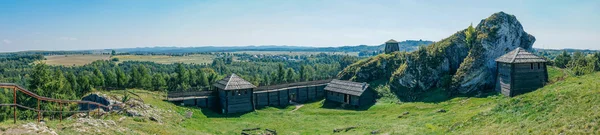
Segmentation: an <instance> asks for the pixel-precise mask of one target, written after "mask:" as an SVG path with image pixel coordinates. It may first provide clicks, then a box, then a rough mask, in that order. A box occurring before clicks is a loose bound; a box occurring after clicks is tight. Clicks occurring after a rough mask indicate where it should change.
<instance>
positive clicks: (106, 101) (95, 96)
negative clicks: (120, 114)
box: [79, 93, 122, 112]
mask: <svg viewBox="0 0 600 135" xmlns="http://www.w3.org/2000/svg"><path fill="white" fill-rule="evenodd" d="M81 100H82V101H92V102H96V103H100V104H102V105H105V106H110V105H113V107H112V110H120V109H121V108H122V107H120V106H116V105H118V104H121V102H120V101H118V100H116V99H112V98H111V97H108V96H107V95H106V94H100V93H92V94H89V95H87V96H85V97H83V98H82V99H81ZM96 108H98V106H96V105H92V104H90V105H89V108H88V105H87V104H79V110H88V109H91V110H93V109H96ZM100 109H102V110H104V111H105V112H107V111H109V110H108V108H103V107H100Z"/></svg>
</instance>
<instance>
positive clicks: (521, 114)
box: [0, 68, 600, 135]
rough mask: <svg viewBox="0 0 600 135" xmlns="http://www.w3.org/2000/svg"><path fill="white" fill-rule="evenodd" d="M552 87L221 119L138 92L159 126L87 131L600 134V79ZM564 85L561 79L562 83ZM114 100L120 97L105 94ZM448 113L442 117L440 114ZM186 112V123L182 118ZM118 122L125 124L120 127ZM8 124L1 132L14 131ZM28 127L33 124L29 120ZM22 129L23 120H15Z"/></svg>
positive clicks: (135, 120) (66, 129)
mask: <svg viewBox="0 0 600 135" xmlns="http://www.w3.org/2000/svg"><path fill="white" fill-rule="evenodd" d="M550 75H551V78H552V80H558V81H556V82H554V83H552V84H549V85H547V86H546V87H544V88H541V89H539V90H537V91H534V92H531V93H527V94H524V95H519V96H516V97H513V98H508V97H505V96H502V95H499V94H491V95H488V96H482V97H454V98H451V99H443V100H440V101H426V102H407V103H393V102H379V103H377V104H375V105H374V106H371V107H370V108H368V109H367V110H363V111H356V110H344V109H337V108H331V107H329V105H328V103H325V102H324V101H317V102H313V103H309V104H305V105H304V106H303V107H301V108H300V109H298V110H296V111H292V110H294V108H295V107H294V106H289V107H286V108H273V107H268V108H265V109H260V110H257V111H255V112H251V113H247V114H243V115H234V116H225V115H221V114H217V113H215V112H213V111H210V110H207V109H198V108H190V107H181V106H176V105H174V104H172V103H168V102H165V101H162V100H163V97H164V94H162V93H156V92H149V91H144V90H135V92H136V93H137V94H138V95H139V96H140V98H141V99H143V101H144V102H145V103H146V104H149V105H151V106H152V107H153V108H154V109H157V110H160V112H162V113H161V115H162V117H163V118H162V119H161V122H160V123H159V122H155V121H151V120H148V119H147V118H142V117H125V118H123V117H124V116H121V115H116V114H113V115H109V116H107V117H103V118H101V119H102V120H112V121H115V122H116V125H114V126H111V127H113V128H101V130H98V131H94V130H89V131H90V132H92V133H96V134H155V133H156V134H239V133H240V132H241V130H242V129H246V128H256V127H260V128H261V129H264V128H268V129H274V130H277V131H278V133H280V134H292V135H293V134H334V133H333V130H334V129H336V128H345V127H356V128H355V129H352V130H348V131H346V132H344V131H342V132H341V133H335V134H370V133H371V132H373V131H377V132H378V133H381V134H385V133H389V134H559V133H566V134H600V128H599V127H600V125H598V124H599V122H600V113H598V112H599V111H600V106H599V105H598V103H600V85H599V84H600V72H599V73H594V74H590V75H585V76H579V77H575V76H570V77H564V76H565V75H568V72H565V71H563V70H561V69H556V68H552V69H551V70H550ZM559 78H563V79H559ZM105 93H107V94H114V95H118V94H120V93H121V92H120V91H112V92H105ZM442 109H443V110H445V111H446V112H439V111H440V110H442ZM188 111H190V112H192V113H193V115H192V117H191V118H186V117H185V115H186V114H187V113H188ZM119 119H123V120H119ZM11 122H12V121H5V122H3V123H2V124H0V127H1V129H2V131H7V129H11V128H19V126H16V125H13V124H12V123H11ZM30 122H32V121H30ZM19 123H20V124H18V125H21V124H23V123H26V121H19ZM74 123H78V122H77V121H76V120H66V121H63V122H62V123H59V122H58V121H49V122H47V125H48V127H50V128H52V129H54V130H55V131H56V132H58V133H59V134H79V132H78V131H77V130H76V129H75V128H76V126H72V125H73V124H74Z"/></svg>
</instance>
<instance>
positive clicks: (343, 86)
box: [325, 79, 369, 96]
mask: <svg viewBox="0 0 600 135" xmlns="http://www.w3.org/2000/svg"><path fill="white" fill-rule="evenodd" d="M368 87H369V84H367V83H364V82H363V83H359V82H352V81H342V80H337V79H334V80H331V82H329V84H327V86H326V87H325V90H328V91H333V92H339V93H344V94H350V95H354V96H360V95H362V93H363V92H365V90H367V88H368Z"/></svg>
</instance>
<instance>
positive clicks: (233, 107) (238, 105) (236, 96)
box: [221, 89, 254, 113]
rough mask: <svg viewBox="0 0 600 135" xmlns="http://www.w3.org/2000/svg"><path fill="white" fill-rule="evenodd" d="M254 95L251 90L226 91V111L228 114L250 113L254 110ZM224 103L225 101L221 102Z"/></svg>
mask: <svg viewBox="0 0 600 135" xmlns="http://www.w3.org/2000/svg"><path fill="white" fill-rule="evenodd" d="M252 95H253V92H252V90H251V89H246V90H228V91H225V98H221V99H224V100H225V101H224V102H225V109H226V110H225V111H226V113H240V112H249V111H252V110H253V109H254V108H253V107H252V102H253V101H252ZM221 103H223V101H222V102H221Z"/></svg>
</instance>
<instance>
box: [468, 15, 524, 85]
mask: <svg viewBox="0 0 600 135" xmlns="http://www.w3.org/2000/svg"><path fill="white" fill-rule="evenodd" d="M476 31H479V32H484V33H489V34H488V35H487V37H478V39H480V40H478V41H479V42H477V43H476V44H480V45H481V46H482V47H483V50H484V52H483V57H478V58H477V59H475V62H473V63H474V64H478V66H479V67H476V68H472V69H470V70H467V71H466V72H464V75H465V76H464V78H463V79H462V80H460V86H459V87H458V88H457V90H458V91H459V92H460V93H469V92H474V91H478V90H483V89H489V88H493V87H494V86H493V85H494V84H495V83H494V80H495V78H496V74H495V71H496V61H495V60H496V58H498V57H500V56H502V55H504V54H506V53H507V52H509V51H512V50H514V49H516V48H517V47H522V48H525V49H531V47H532V46H533V43H534V42H535V37H533V36H531V35H529V34H527V33H526V32H525V31H524V30H523V26H522V25H521V23H519V21H518V20H517V19H516V17H515V16H513V15H509V14H506V13H504V12H500V13H495V14H493V15H492V16H491V17H489V18H487V19H484V20H482V21H481V23H480V24H479V25H478V26H477V27H476Z"/></svg>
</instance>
